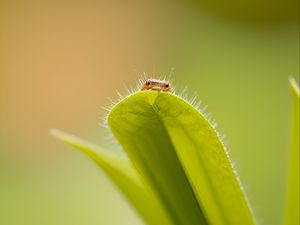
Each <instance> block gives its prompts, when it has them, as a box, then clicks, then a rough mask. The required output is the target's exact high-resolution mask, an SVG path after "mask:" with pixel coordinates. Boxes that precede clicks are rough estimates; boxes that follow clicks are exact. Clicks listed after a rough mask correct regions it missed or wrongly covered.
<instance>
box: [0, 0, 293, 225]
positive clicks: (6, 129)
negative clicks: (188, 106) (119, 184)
mask: <svg viewBox="0 0 300 225" xmlns="http://www.w3.org/2000/svg"><path fill="white" fill-rule="evenodd" d="M298 9H299V3H298V1H297V0H285V1H283V0H272V1H271V0H244V1H238V0H229V1H222V0H212V1H210V0H199V1H197V0H194V1H193V0H187V1H168V0H154V1H131V0H129V1H91V0H87V1H83V0H75V1H67V0H62V1H56V0H54V1H50V0H40V1H35V0H29V1H15V0H0V224H1V225H2V224H3V225H40V224H43V225H66V224H72V225H83V224H84V225H100V224H101V225H120V224H122V225H127V224H128V225H129V224H130V225H139V224H142V221H141V219H140V218H139V217H138V215H137V214H136V213H135V211H134V210H133V209H132V208H131V207H130V206H129V205H128V204H127V202H126V201H125V200H124V199H123V197H122V195H121V194H119V192H118V191H117V190H116V189H115V187H114V186H113V185H112V184H111V182H110V181H109V180H108V179H107V178H106V176H105V174H103V173H102V171H99V169H98V168H97V167H96V166H95V165H94V164H93V163H91V162H90V161H89V160H88V159H86V158H85V157H83V156H82V155H80V154H79V153H78V152H75V151H73V150H71V149H70V148H69V147H67V146H65V145H63V144H62V143H60V142H58V141H57V140H54V139H53V138H52V137H51V136H50V135H49V134H48V129H49V128H52V127H55V128H59V129H62V130H64V131H69V132H71V133H74V134H77V135H79V136H82V137H84V138H86V139H88V140H90V141H93V142H95V143H99V144H101V143H102V141H101V140H102V139H103V131H102V129H101V127H100V126H99V121H100V120H99V118H101V117H103V116H105V113H106V112H105V110H103V109H102V107H103V106H107V105H109V104H110V101H111V100H109V98H111V99H112V100H116V99H117V94H116V93H117V92H116V91H117V90H118V91H120V92H125V90H126V86H127V87H131V86H133V85H135V83H136V80H137V79H138V78H140V76H141V75H142V74H143V73H144V72H145V73H146V74H148V75H149V76H151V77H156V76H163V75H170V74H171V77H172V79H173V80H174V84H175V85H176V86H177V87H178V88H179V89H180V88H183V87H184V86H188V92H189V93H190V95H193V94H194V93H197V95H198V96H199V99H201V100H202V102H203V103H204V105H208V112H211V113H212V117H213V118H214V119H216V121H217V122H218V124H219V127H220V130H221V132H223V133H224V134H225V135H226V137H227V138H226V140H227V142H228V145H229V147H230V149H231V155H232V158H233V160H234V162H235V164H236V168H237V169H238V171H239V174H240V176H241V179H242V181H243V183H244V184H245V187H246V190H247V193H248V195H249V197H250V200H251V203H252V204H253V207H254V211H255V213H256V215H257V217H258V219H259V220H260V221H261V224H262V225H279V224H280V223H281V219H282V215H283V212H282V210H283V203H284V194H285V188H286V177H287V176H286V175H287V162H288V153H289V148H290V127H291V124H290V122H291V121H290V119H291V117H290V114H291V110H290V104H291V101H290V93H289V85H288V76H290V75H293V76H294V77H295V78H296V80H297V81H298V82H299V52H298V49H299V35H298V34H299V21H298V16H299V11H298Z"/></svg>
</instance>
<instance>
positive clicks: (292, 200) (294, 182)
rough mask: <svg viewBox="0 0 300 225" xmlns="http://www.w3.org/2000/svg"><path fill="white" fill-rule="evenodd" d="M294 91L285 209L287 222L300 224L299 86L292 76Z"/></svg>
mask: <svg viewBox="0 0 300 225" xmlns="http://www.w3.org/2000/svg"><path fill="white" fill-rule="evenodd" d="M290 84H291V92H292V146H291V147H292V148H291V154H290V168H289V180H288V192H287V204H286V209H285V224H286V225H298V224H299V86H298V84H297V83H296V81H295V80H294V79H293V78H291V79H290Z"/></svg>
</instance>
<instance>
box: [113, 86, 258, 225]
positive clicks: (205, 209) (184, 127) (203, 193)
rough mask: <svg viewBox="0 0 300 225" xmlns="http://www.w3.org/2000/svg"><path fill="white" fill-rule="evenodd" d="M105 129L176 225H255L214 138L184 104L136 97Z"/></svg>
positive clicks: (166, 97) (164, 97)
mask: <svg viewBox="0 0 300 225" xmlns="http://www.w3.org/2000/svg"><path fill="white" fill-rule="evenodd" d="M108 124H109V127H110V128H111V130H112V132H113V134H114V135H115V137H116V138H117V140H118V141H119V143H120V144H121V145H122V147H123V149H124V150H125V151H126V153H127V155H128V156H129V158H130V159H131V161H132V163H133V165H134V167H135V168H136V170H137V171H138V172H139V174H140V175H141V179H142V181H143V182H144V183H145V185H148V186H149V187H150V188H151V189H152V190H153V192H154V193H155V194H156V195H157V196H158V198H159V199H160V201H161V204H162V206H163V207H164V209H165V210H166V212H167V213H168V214H169V215H170V217H171V218H173V222H174V224H178V225H187V224H199V225H202V224H203V225H205V224H211V225H241V224H243V225H253V224H255V221H254V216H253V214H252V212H251V209H250V207H249V204H248V201H247V198H246V196H245V194H244V192H243V191H242V188H241V184H240V183H239V181H238V178H237V176H236V174H235V172H234V170H233V168H232V165H231V163H230V160H229V157H228V155H227V153H226V151H225V147H224V145H223V144H222V142H221V140H220V138H219V136H218V134H217V133H216V131H215V130H214V128H213V127H212V126H211V124H210V123H209V122H208V121H207V120H206V118H205V117H204V116H203V115H202V114H201V113H199V112H198V111H197V110H196V109H195V108H194V107H193V106H191V105H190V104H188V103H187V102H186V101H184V100H183V99H181V98H179V97H177V96H175V95H173V94H171V93H164V92H151V91H146V92H138V93H135V94H132V95H130V96H128V97H126V98H124V99H123V100H122V101H120V102H119V103H118V104H116V105H115V107H114V108H113V109H112V111H111V112H110V114H109V115H108Z"/></svg>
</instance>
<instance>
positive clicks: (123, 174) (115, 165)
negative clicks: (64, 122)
mask: <svg viewBox="0 0 300 225" xmlns="http://www.w3.org/2000/svg"><path fill="white" fill-rule="evenodd" d="M50 132H51V134H52V135H53V136H54V137H56V138H58V139H60V140H61V141H63V142H65V143H66V144H68V145H70V146H72V147H73V148H75V149H76V150H78V151H80V152H82V153H83V154H85V155H87V156H88V157H89V158H90V159H92V160H93V161H94V162H95V163H96V164H97V165H98V166H99V167H100V168H101V169H102V170H103V171H104V172H105V173H106V174H107V175H108V176H109V177H110V178H111V180H112V181H113V182H114V183H115V184H116V185H117V186H118V188H119V189H120V190H121V191H122V192H123V194H124V195H125V196H126V198H127V199H128V200H129V202H130V203H131V204H132V205H133V206H134V207H135V209H136V210H137V211H138V212H139V213H140V215H141V216H142V218H143V219H144V221H145V222H146V223H147V224H149V225H159V224H166V225H172V222H171V220H170V219H169V217H168V214H167V213H166V212H165V211H164V210H163V208H162V207H161V205H160V203H159V201H158V200H157V198H156V196H154V194H153V193H152V192H151V190H149V189H148V188H147V187H145V186H144V185H143V184H142V183H141V181H140V178H139V175H138V173H137V171H136V170H135V169H134V168H133V167H132V164H131V163H130V161H129V160H128V158H124V157H122V156H120V155H118V154H115V153H112V152H108V151H106V150H104V149H102V148H100V147H99V146H96V145H94V144H91V143H89V142H87V141H84V140H82V139H80V138H78V137H76V136H74V135H70V134H67V133H64V132H62V131H59V130H54V129H53V130H51V131H50Z"/></svg>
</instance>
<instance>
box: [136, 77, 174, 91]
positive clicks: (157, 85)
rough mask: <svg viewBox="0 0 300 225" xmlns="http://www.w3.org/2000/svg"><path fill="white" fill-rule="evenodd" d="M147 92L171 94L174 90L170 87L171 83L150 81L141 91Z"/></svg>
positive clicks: (147, 81)
mask: <svg viewBox="0 0 300 225" xmlns="http://www.w3.org/2000/svg"><path fill="white" fill-rule="evenodd" d="M145 90H152V91H165V92H171V91H172V88H171V87H170V83H169V81H165V80H156V79H148V80H146V82H145V83H144V84H143V86H142V88H141V91H145Z"/></svg>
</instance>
